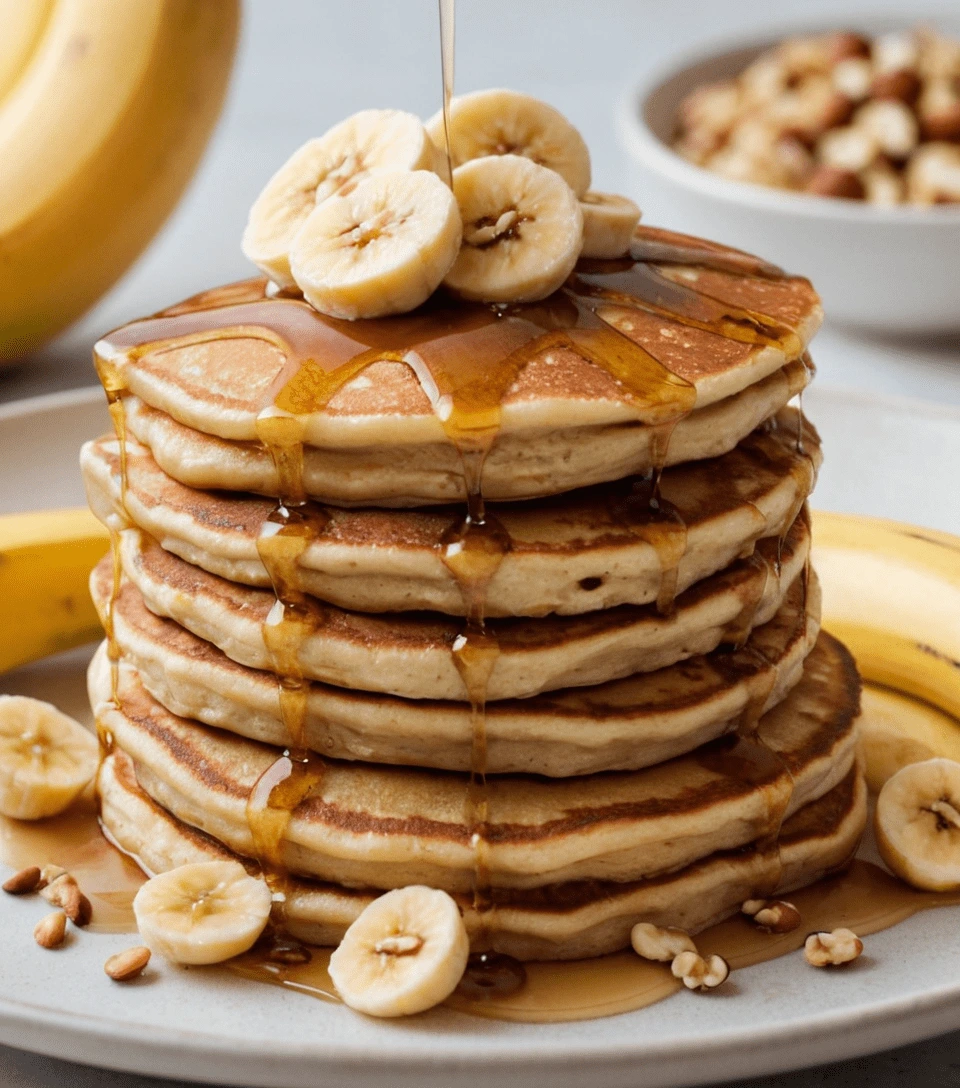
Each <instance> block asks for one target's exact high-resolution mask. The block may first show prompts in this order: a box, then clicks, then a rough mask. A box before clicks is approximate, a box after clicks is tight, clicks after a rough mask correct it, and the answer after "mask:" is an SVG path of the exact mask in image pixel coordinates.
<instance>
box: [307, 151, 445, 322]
mask: <svg viewBox="0 0 960 1088" xmlns="http://www.w3.org/2000/svg"><path fill="white" fill-rule="evenodd" d="M459 247H460V213H459V211H458V210H457V202H456V200H454V198H453V194H452V193H451V192H450V190H449V189H448V188H447V186H446V185H444V184H443V182H442V181H441V180H440V178H439V177H437V175H436V174H433V173H429V172H428V171H426V170H413V171H391V172H388V173H387V172H385V173H380V174H371V175H370V176H369V177H367V178H366V179H365V180H363V181H361V182H359V183H358V184H357V185H356V187H355V188H353V189H351V190H350V192H349V193H346V194H340V195H337V196H332V197H330V198H328V199H327V200H325V201H324V202H323V204H320V205H319V206H318V207H317V208H315V209H314V210H313V212H311V214H310V216H309V218H308V219H307V221H306V222H305V223H304V224H303V226H302V227H301V228H300V231H299V232H298V234H297V236H296V238H295V239H294V241H293V248H292V249H291V251H290V267H291V269H292V271H293V277H294V279H295V280H296V282H297V285H298V286H299V288H300V290H301V291H303V294H304V297H305V298H306V299H307V301H308V302H310V303H311V304H312V305H313V306H315V307H316V309H318V310H319V311H320V312H321V313H325V314H329V315H330V316H331V317H345V318H348V319H350V320H353V319H355V318H359V317H384V316H385V315H387V314H403V313H408V312H409V311H410V310H413V309H415V308H416V307H417V306H419V305H420V303H421V302H425V301H426V300H427V299H428V298H429V297H430V295H431V294H433V292H434V291H435V290H436V289H437V287H439V286H440V283H441V281H442V280H443V277H444V276H445V275H446V273H447V270H448V269H449V268H450V266H451V265H452V264H453V262H454V260H455V259H456V256H457V251H458V249H459Z"/></svg>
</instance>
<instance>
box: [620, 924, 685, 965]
mask: <svg viewBox="0 0 960 1088" xmlns="http://www.w3.org/2000/svg"><path fill="white" fill-rule="evenodd" d="M630 944H631V945H633V950H634V952H636V954H637V955H638V956H642V957H643V959H645V960H656V961H657V962H659V963H667V962H669V961H670V960H673V959H675V958H676V957H677V956H679V955H680V953H681V952H696V951H697V946H696V945H695V944H694V943H693V939H692V938H691V937H690V934H689V933H686V932H685V931H684V930H682V929H674V928H672V927H671V926H655V925H651V923H650V922H638V923H637V924H636V925H635V926H634V927H633V929H632V930H631V931H630Z"/></svg>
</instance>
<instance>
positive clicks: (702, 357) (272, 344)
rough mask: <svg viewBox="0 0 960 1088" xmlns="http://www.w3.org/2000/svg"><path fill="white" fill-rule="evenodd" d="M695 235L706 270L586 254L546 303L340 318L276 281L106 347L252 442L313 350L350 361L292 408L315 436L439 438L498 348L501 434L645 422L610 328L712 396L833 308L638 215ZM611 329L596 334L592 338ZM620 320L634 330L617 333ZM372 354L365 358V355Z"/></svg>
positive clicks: (653, 233) (130, 329)
mask: <svg viewBox="0 0 960 1088" xmlns="http://www.w3.org/2000/svg"><path fill="white" fill-rule="evenodd" d="M690 243H692V244H693V245H694V246H695V247H696V248H695V249H694V250H690V249H686V251H685V252H683V253H679V254H674V256H675V257H676V256H679V258H680V260H681V261H683V260H686V259H689V258H690V257H691V256H693V257H694V258H695V259H696V260H697V263H698V264H699V265H700V266H699V267H698V266H694V265H693V264H690V263H686V264H677V263H674V264H669V263H666V262H664V261H660V260H658V261H656V262H655V263H654V262H652V261H650V260H648V259H646V258H645V257H643V256H639V252H638V249H635V253H637V254H638V256H639V259H638V261H637V263H636V264H635V265H634V264H633V262H632V261H631V260H629V259H623V260H615V261H581V262H580V263H579V264H578V266H577V268H576V270H575V272H574V274H573V276H571V278H570V280H568V282H567V283H566V284H564V286H563V287H562V288H561V289H560V290H559V291H557V292H556V293H555V294H554V295H552V296H551V297H550V298H549V299H547V300H544V301H543V302H538V303H531V304H526V305H513V306H510V307H503V306H502V307H486V306H479V305H474V306H471V305H469V304H464V303H462V302H460V303H458V302H455V301H454V302H451V300H449V299H448V298H446V297H445V296H444V295H443V293H442V292H438V293H437V295H436V296H435V297H434V298H433V299H432V300H431V301H430V302H429V303H427V304H426V305H425V306H423V307H421V308H420V309H419V310H416V311H414V312H413V313H412V314H408V315H403V316H401V317H397V318H386V319H384V318H381V319H379V320H376V321H355V322H349V321H338V320H336V319H332V318H328V317H325V316H324V315H322V314H318V313H317V312H316V311H315V310H314V309H313V308H312V307H310V306H309V305H308V304H307V303H305V302H303V301H302V300H297V299H293V298H290V297H284V296H283V295H281V296H280V297H275V296H274V297H268V295H267V291H266V286H267V285H266V281H265V280H250V281H247V282H244V283H237V284H232V285H229V286H227V287H224V288H219V289H215V290H213V291H206V292H204V293H203V294H202V295H198V296H194V298H192V299H188V300H186V301H185V302H183V303H180V304H178V305H177V306H174V307H171V308H170V309H168V310H165V311H162V312H161V313H160V314H158V315H156V317H155V318H153V319H146V320H144V321H140V322H134V323H132V324H131V325H128V326H124V327H123V328H121V329H118V330H115V332H113V333H110V334H108V336H107V337H105V338H104V340H103V341H101V342H100V344H98V345H97V351H98V354H100V355H101V356H103V357H106V358H107V359H109V360H110V361H111V362H112V363H114V365H115V366H116V367H117V368H118V371H119V377H120V379H121V382H122V384H124V385H125V386H126V387H127V388H128V389H130V390H131V391H133V392H134V393H135V394H136V395H137V396H138V397H140V398H141V399H142V400H143V401H144V403H146V404H149V405H151V406H152V407H154V408H158V409H160V410H161V411H163V412H165V413H167V414H169V415H170V416H171V417H172V418H174V419H176V420H178V421H179V422H181V423H183V424H185V425H186V426H187V427H190V428H192V429H195V430H197V431H201V432H203V433H205V434H210V435H215V436H218V437H221V438H226V439H234V440H241V441H253V440H256V439H257V438H258V437H259V436H258V432H257V417H258V415H259V414H260V412H261V411H262V410H263V409H264V408H265V407H267V406H269V405H270V404H272V403H273V402H274V400H275V399H276V396H277V394H278V392H280V390H281V389H283V388H284V386H286V385H287V383H288V382H289V379H290V377H291V376H292V374H293V373H295V372H296V371H297V369H298V368H299V363H300V361H301V360H307V359H313V360H314V361H316V360H321V361H322V363H323V365H324V369H325V371H326V373H328V374H329V373H332V368H333V367H338V368H339V369H340V374H339V375H338V378H337V380H336V381H335V382H334V383H333V384H332V386H331V387H330V389H329V390H328V391H327V395H326V396H324V398H323V400H325V401H326V402H327V403H326V404H322V403H321V404H320V405H319V406H315V405H313V404H312V403H298V405H297V406H296V408H293V409H291V410H294V411H296V412H297V414H298V415H300V416H301V417H302V421H303V423H304V440H305V441H306V442H307V443H308V444H309V445H313V446H318V447H334V448H343V447H348V446H350V447H354V448H356V447H358V446H381V445H390V446H403V445H412V444H418V445H423V444H431V443H436V442H441V441H443V440H444V437H445V435H444V430H443V428H442V426H441V424H440V422H439V420H438V417H437V415H436V414H435V412H434V401H435V400H437V399H438V394H439V396H443V395H444V394H448V393H452V392H453V391H454V390H453V388H452V387H454V386H457V385H461V384H462V382H464V381H466V382H467V383H468V384H469V383H472V382H476V381H477V380H478V379H479V374H484V375H486V376H487V377H488V378H489V377H490V375H491V374H492V372H493V371H494V370H496V369H497V368H498V364H499V363H500V360H501V359H503V358H504V357H505V356H507V355H510V356H512V357H514V356H517V355H521V354H522V360H523V362H522V364H521V365H520V367H519V369H518V371H517V372H516V374H515V375H512V376H508V379H507V381H506V386H505V388H504V389H503V395H502V397H498V398H497V399H498V401H501V402H502V406H503V411H502V419H501V421H500V429H501V430H502V432H503V433H504V434H514V433H524V434H526V435H527V436H528V437H529V436H530V435H531V433H536V432H538V431H543V430H555V429H557V428H567V427H581V426H604V425H610V424H614V425H616V424H620V423H623V422H628V421H631V422H632V421H635V420H637V419H638V418H639V419H640V420H642V421H644V422H647V423H658V422H661V421H662V419H663V412H662V409H663V403H662V398H650V399H649V400H648V401H647V402H646V403H642V402H636V401H634V402H633V403H632V404H627V403H625V400H624V390H623V387H622V386H621V385H619V384H618V380H617V379H616V378H614V377H613V376H612V375H611V374H610V373H608V372H607V371H606V370H605V369H603V368H602V365H600V363H599V362H598V364H597V365H594V364H592V363H590V362H588V361H587V359H588V358H590V357H591V355H593V356H594V357H595V358H596V357H597V345H598V344H606V343H607V341H608V340H609V341H612V343H613V345H615V347H617V348H618V349H620V350H621V351H625V350H626V349H627V347H628V346H629V345H628V344H625V343H624V340H626V341H629V342H630V343H632V344H636V345H639V346H640V347H641V348H643V349H644V351H645V352H649V356H652V359H650V358H649V357H648V358H647V360H646V361H645V360H644V358H643V355H642V353H639V352H636V351H633V352H631V358H632V359H634V360H635V369H636V368H639V367H640V366H644V367H645V369H646V371H647V374H648V375H649V376H650V377H659V376H660V373H661V371H663V370H666V371H669V372H671V373H673V374H675V375H677V376H678V377H679V378H680V379H681V381H682V382H684V383H689V385H690V386H692V387H693V392H694V393H695V400H696V404H697V406H698V407H700V408H703V407H707V406H708V405H710V404H714V403H716V402H717V401H720V400H723V399H725V398H726V397H729V396H731V395H732V394H735V393H738V392H741V391H742V390H744V389H746V388H747V387H748V386H750V385H753V384H754V383H756V382H757V381H760V380H761V379H763V378H765V377H767V376H768V375H770V374H772V373H773V372H774V371H776V370H778V369H780V367H782V366H783V365H784V363H786V362H788V361H789V360H790V359H793V358H798V357H799V356H800V355H801V354H802V353H803V351H804V350H805V349H806V346H807V344H808V343H809V340H810V338H811V337H812V336H813V334H814V333H815V332H816V330H817V328H818V327H819V325H820V322H821V320H822V310H821V307H820V302H819V299H818V297H817V294H816V292H815V291H814V290H813V288H812V287H811V285H810V283H809V282H808V281H807V280H805V279H802V278H800V277H792V276H777V275H775V276H772V277H771V276H770V275H769V273H770V271H771V268H770V266H765V268H764V269H763V271H762V273H761V274H760V275H757V274H756V272H757V270H758V269H757V266H758V265H759V264H760V262H756V261H755V259H751V258H746V260H745V261H744V260H743V257H744V255H743V254H738V253H737V252H736V251H734V250H730V249H727V248H726V247H722V246H717V245H715V244H713V243H703V242H701V241H700V240H699V239H691V238H689V237H687V236H684V235H678V234H673V233H672V232H668V231H662V230H657V229H656V228H650V227H647V226H643V227H640V228H639V229H638V232H637V239H636V246H637V247H643V246H647V247H648V248H649V246H650V245H651V244H653V245H660V246H663V245H664V244H666V245H668V246H675V247H676V246H680V247H687V246H689V244H690ZM647 256H648V257H649V256H650V254H649V253H648V254H647ZM703 264H714V265H715V266H716V267H713V268H708V267H703ZM751 264H752V265H753V267H751ZM658 310H659V311H660V312H657V311H658ZM598 313H599V314H601V315H602V319H601V320H598V318H597V317H596V316H595V315H597V314H598ZM598 326H599V334H600V335H599V336H593V335H589V334H593V333H596V332H597V330H598ZM610 326H612V327H613V328H615V329H617V330H618V333H619V334H621V335H618V336H613V337H611V336H609V333H608V332H607V331H606V330H608V329H609V327H610ZM737 326H739V327H737ZM584 334H587V335H584ZM758 334H759V335H758ZM188 338H189V339H188ZM600 354H601V355H602V353H600ZM361 357H362V361H361V365H360V366H359V367H354V366H352V365H351V364H353V362H354V361H355V360H357V359H361ZM455 357H456V361H455V362H451V360H453V359H454V358H455ZM461 358H466V359H467V362H466V363H463V362H461ZM474 363H475V364H476V368H477V371H479V374H478V373H476V372H475V371H474V370H473V369H470V368H471V366H472V365H473V364H474ZM328 367H329V368H330V369H327V368H328ZM454 370H457V373H453V371H454ZM415 372H419V374H420V375H421V376H420V377H418V376H417V373H415ZM317 377H318V379H320V375H318V376H317ZM321 380H322V379H321ZM311 384H313V385H315V384H316V383H311ZM650 384H651V385H652V384H653V382H652V381H651V383H650ZM303 391H304V390H303V389H302V388H301V389H299V392H301V393H302V392H303ZM314 391H315V390H313V389H311V390H310V392H314ZM288 392H289V390H288ZM331 392H332V396H331V395H330V393H331ZM475 392H476V390H475V389H472V390H471V393H475Z"/></svg>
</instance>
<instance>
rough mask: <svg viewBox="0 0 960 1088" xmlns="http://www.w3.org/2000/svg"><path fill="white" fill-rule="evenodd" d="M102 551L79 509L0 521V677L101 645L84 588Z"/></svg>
mask: <svg viewBox="0 0 960 1088" xmlns="http://www.w3.org/2000/svg"><path fill="white" fill-rule="evenodd" d="M108 546H109V538H108V535H107V531H106V529H104V527H103V526H102V525H101V524H100V522H99V521H97V519H96V518H95V517H94V516H93V514H91V513H90V511H89V510H87V509H86V508H84V509H74V510H49V511H40V512H38V513H32V514H10V515H8V516H6V517H0V672H9V670H10V669H15V668H17V666H19V665H25V664H27V663H28V662H30V661H37V660H39V659H40V658H42V657H48V656H49V655H50V654H55V653H59V652H60V651H61V650H69V649H72V648H73V647H74V646H82V645H83V644H84V643H86V642H92V641H93V640H94V639H97V638H102V637H103V628H102V627H101V625H100V620H99V618H98V617H97V613H96V610H95V609H94V607H93V602H92V601H91V599H90V590H89V588H88V582H89V579H90V571H91V570H92V569H93V568H94V566H96V564H97V563H98V562H99V561H100V560H101V559H102V558H103V556H104V555H105V553H106V551H107V549H108Z"/></svg>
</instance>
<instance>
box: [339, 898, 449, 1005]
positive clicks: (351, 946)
mask: <svg viewBox="0 0 960 1088" xmlns="http://www.w3.org/2000/svg"><path fill="white" fill-rule="evenodd" d="M469 954H470V941H469V939H468V937H467V930H466V927H465V926H464V924H463V918H462V917H461V915H460V909H459V908H458V906H457V904H456V903H455V902H454V900H453V899H452V898H451V897H450V896H449V895H447V893H446V892H442V891H437V890H436V889H434V888H427V887H424V886H423V885H412V886H410V887H407V888H397V889H395V890H394V891H392V892H387V893H386V895H381V896H380V898H379V899H375V900H374V901H373V902H372V903H371V904H370V905H369V906H368V907H366V909H365V910H364V911H363V912H362V913H361V914H360V916H359V917H358V918H357V919H356V921H354V922H353V924H352V925H351V926H350V928H349V929H348V930H347V932H346V933H345V934H344V937H343V940H342V941H341V942H340V946H339V947H338V948H337V949H336V951H335V952H334V953H333V955H332V956H331V957H330V977H331V978H332V979H333V983H334V985H335V986H336V988H337V992H338V993H339V994H340V997H341V998H342V999H343V1001H344V1003H345V1004H347V1005H349V1006H350V1007H351V1008H352V1009H357V1010H358V1011H359V1012H365V1013H368V1014H369V1015H370V1016H410V1015H412V1014H413V1013H417V1012H423V1011H424V1010H425V1009H430V1008H432V1007H433V1006H434V1005H439V1004H440V1002H441V1001H445V1000H446V999H447V998H448V997H449V996H450V994H452V993H453V991H454V989H455V988H456V986H457V983H458V982H459V981H460V979H461V977H462V976H463V972H464V970H465V969H466V966H467V957H468V956H469Z"/></svg>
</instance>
